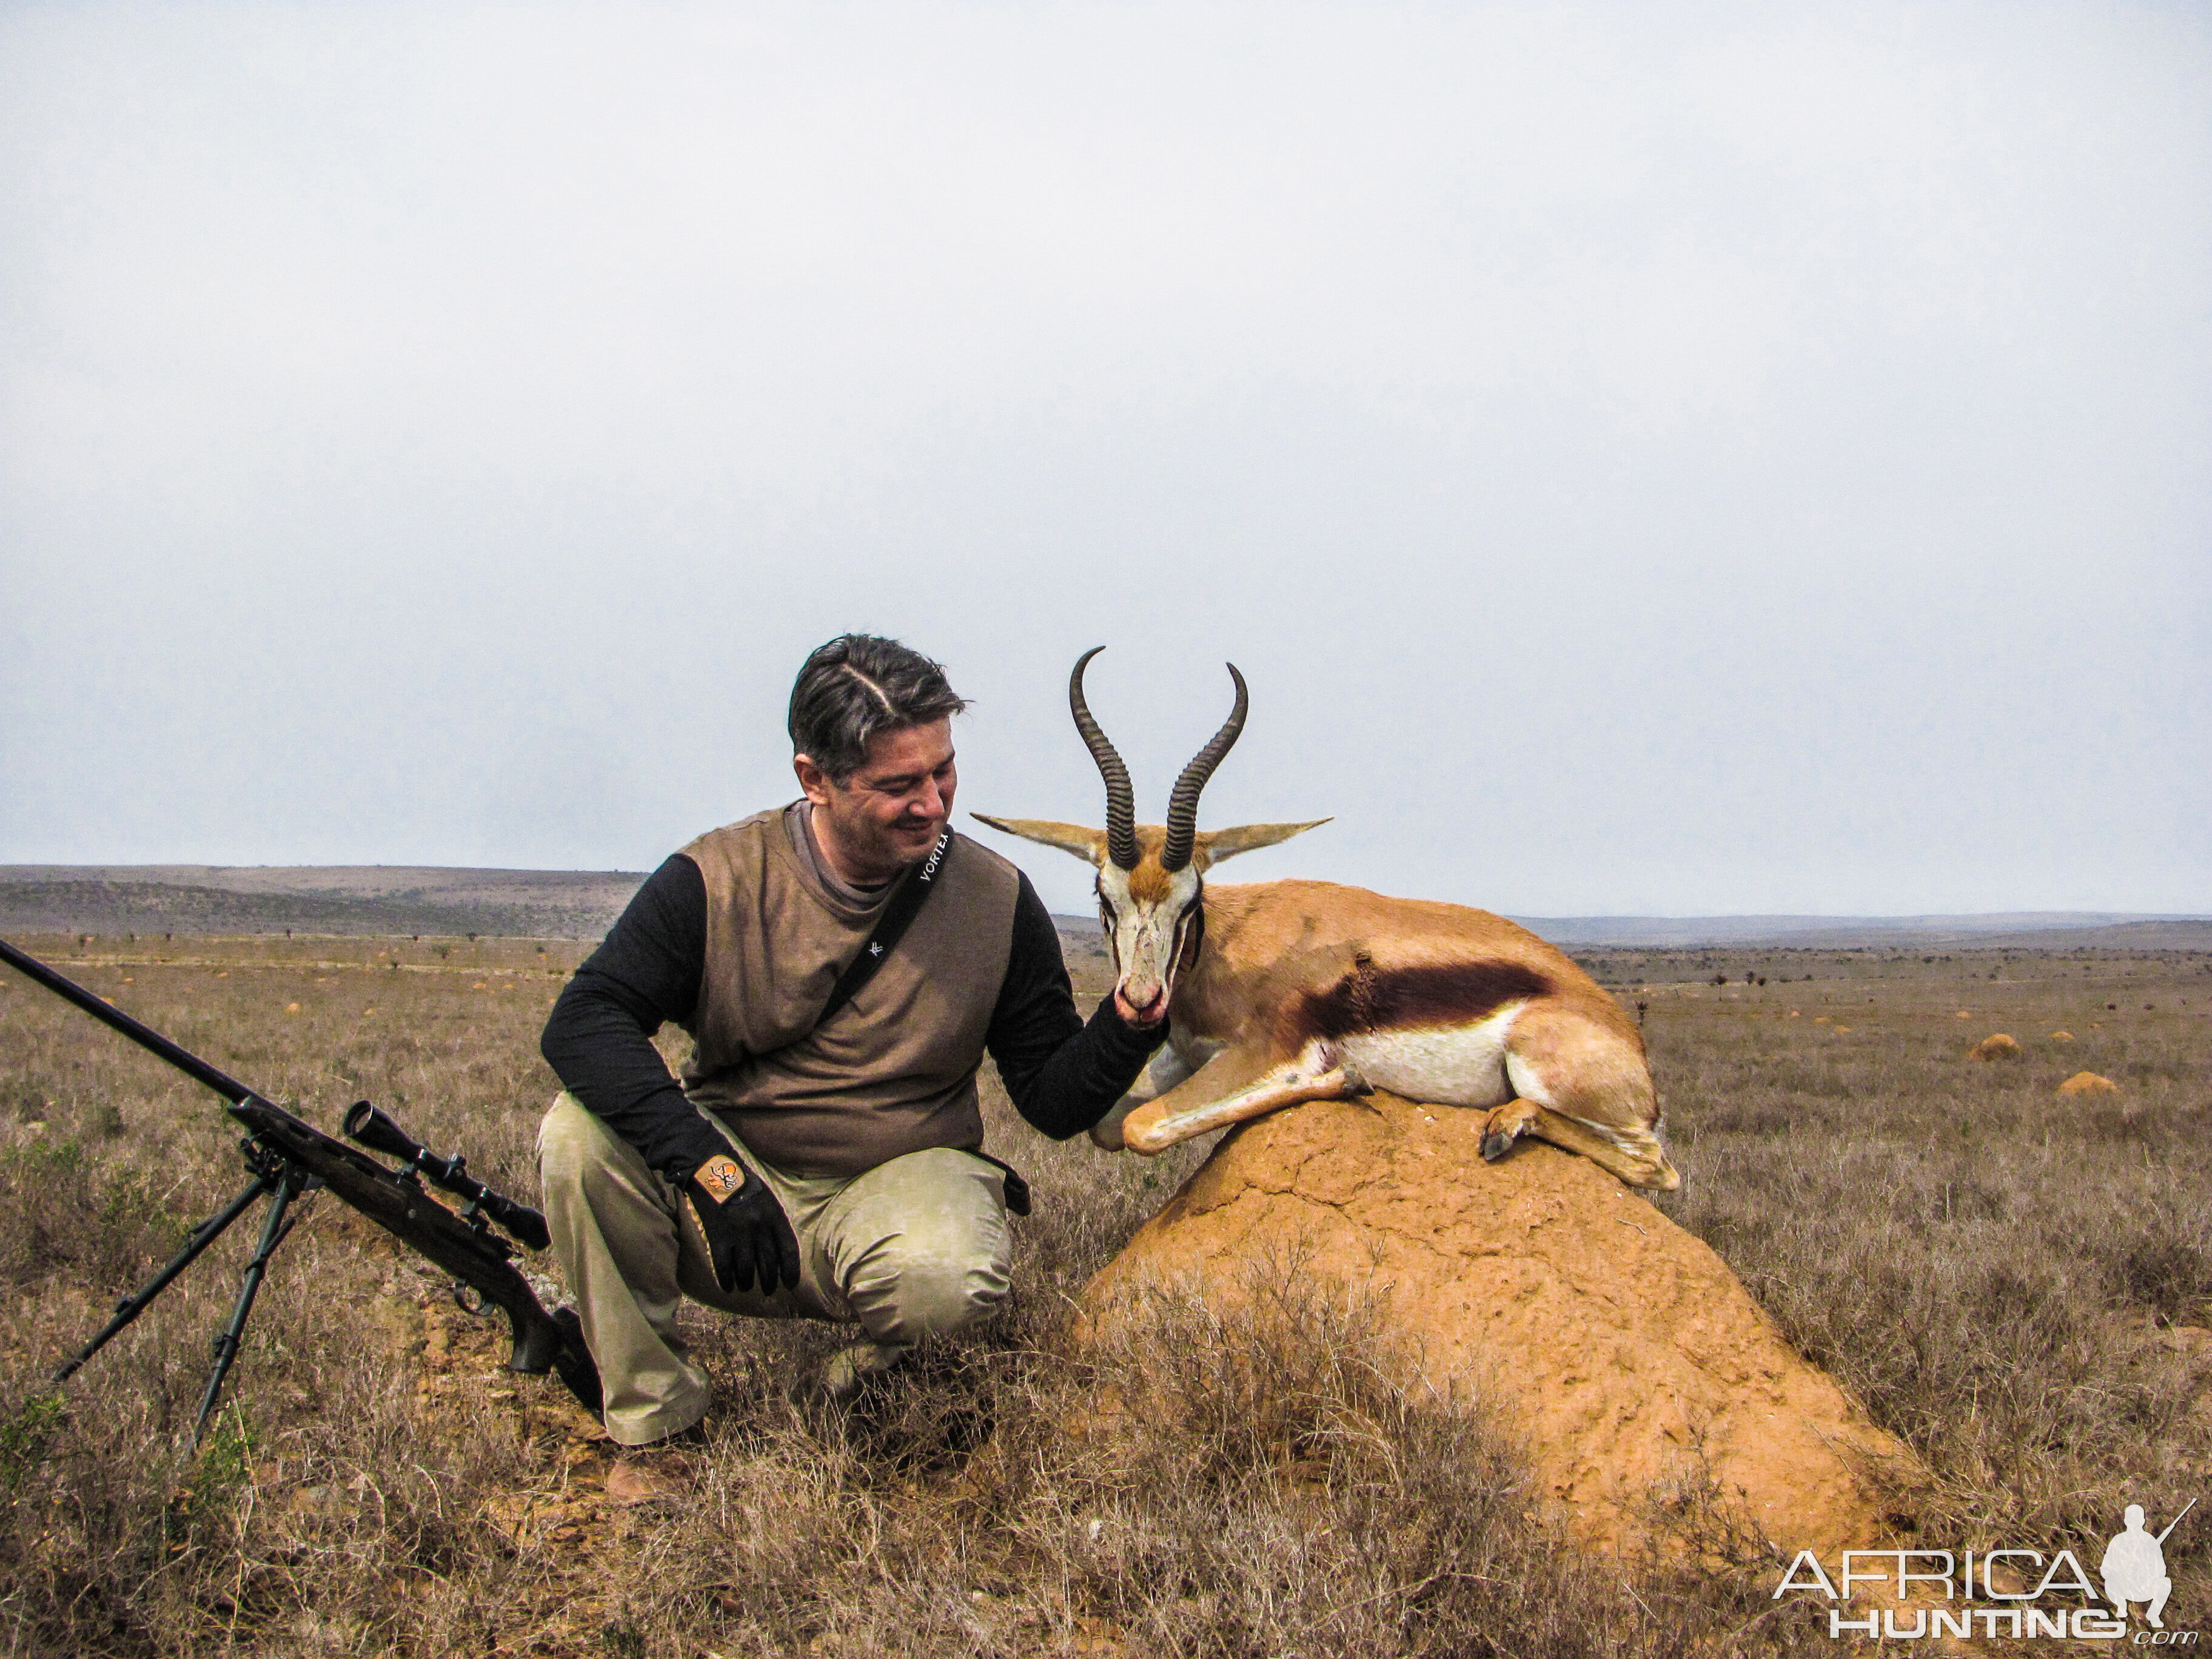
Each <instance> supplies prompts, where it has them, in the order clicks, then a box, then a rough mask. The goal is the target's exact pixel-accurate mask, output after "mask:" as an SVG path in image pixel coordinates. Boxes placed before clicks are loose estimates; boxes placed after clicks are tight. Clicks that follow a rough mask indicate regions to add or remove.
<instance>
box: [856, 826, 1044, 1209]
mask: <svg viewBox="0 0 2212 1659" xmlns="http://www.w3.org/2000/svg"><path fill="white" fill-rule="evenodd" d="M951 852H952V828H951V825H950V824H947V825H946V826H945V833H944V834H943V835H941V836H939V837H938V838H937V845H936V846H934V847H933V848H930V851H929V856H928V857H927V858H926V859H924V860H922V862H921V868H920V869H919V870H917V871H915V872H914V874H913V875H912V876H911V877H909V878H908V879H907V880H906V881H905V882H904V883H903V884H901V886H900V887H899V890H898V891H896V893H893V894H892V895H891V897H890V903H888V904H886V905H885V906H884V913H883V915H880V916H878V917H877V918H876V926H875V929H874V931H873V932H872V933H870V934H869V935H868V942H867V943H866V945H862V946H861V947H860V952H859V954H857V955H856V956H854V958H853V959H852V961H850V962H848V963H846V964H845V971H844V972H843V973H842V974H840V975H837V984H836V988H835V989H834V990H832V991H831V992H830V993H829V1001H828V1002H826V1003H824V1004H823V1006H822V1012H821V1015H820V1017H819V1018H817V1019H816V1020H815V1022H814V1024H815V1025H816V1027H817V1029H818V1028H819V1027H821V1026H823V1025H826V1024H829V1016H830V1015H832V1014H834V1013H836V1012H837V1011H838V1010H839V1009H841V1008H842V1007H843V1006H845V1005H846V1004H847V1003H848V1002H850V1001H851V1000H853V998H854V995H855V994H857V993H858V992H859V991H860V987H862V986H863V985H866V983H867V982H868V981H870V980H871V979H873V978H874V977H875V973H876V969H878V968H880V967H882V966H883V965H884V957H887V956H889V955H890V953H891V952H892V951H894V950H895V949H896V948H897V945H898V942H899V940H900V939H903V938H904V937H905V936H906V930H907V929H908V927H912V926H913V925H914V919H915V916H916V915H919V914H920V913H921V907H922V904H923V902H925V901H926V900H927V898H928V897H929V895H930V891H931V890H932V889H933V887H934V886H935V885H936V884H937V878H938V877H939V876H940V875H942V874H943V873H944V871H945V860H946V859H947V858H949V857H950V856H951ZM975 1156H976V1157H977V1158H981V1159H982V1160H983V1162H985V1163H986V1164H995V1165H996V1166H997V1167H998V1170H999V1171H1000V1174H1002V1175H1003V1176H1006V1207H1007V1208H1008V1209H1009V1210H1011V1211H1012V1212H1014V1213H1015V1214H1016V1215H1027V1214H1028V1213H1029V1212H1030V1183H1029V1182H1026V1181H1024V1180H1023V1179H1022V1178H1021V1176H1020V1175H1019V1174H1018V1173H1017V1172H1016V1170H1015V1169H1014V1166H1013V1165H1012V1164H1008V1163H1006V1161H1005V1160H1004V1159H1002V1158H993V1157H992V1156H991V1155H990V1153H988V1152H977V1153H976V1154H975Z"/></svg>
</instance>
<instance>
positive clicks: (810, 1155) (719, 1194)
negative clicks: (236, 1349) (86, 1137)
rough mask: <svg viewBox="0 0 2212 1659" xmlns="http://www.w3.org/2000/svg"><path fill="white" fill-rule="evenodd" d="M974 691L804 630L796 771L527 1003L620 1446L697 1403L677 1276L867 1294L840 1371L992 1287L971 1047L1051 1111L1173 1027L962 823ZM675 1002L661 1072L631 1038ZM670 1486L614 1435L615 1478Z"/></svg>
mask: <svg viewBox="0 0 2212 1659" xmlns="http://www.w3.org/2000/svg"><path fill="white" fill-rule="evenodd" d="M965 707H966V704H965V703H964V702H963V701H962V699H960V698H959V697H957V696H955V695H954V694H953V691H952V690H951V686H950V685H948V684H946V683H945V675H944V671H943V670H942V669H941V668H939V665H937V664H935V663H933V662H932V661H930V660H929V659H927V658H926V657H923V656H921V654H920V653H916V652H914V651H910V650H908V648H907V647H904V646H902V645H900V644H899V643H897V642H896V641H891V640H885V639H878V638H876V637H873V636H872V635H844V636H842V637H841V638H839V639H836V640H832V641H830V642H829V644H827V645H825V646H823V647H821V648H820V649H819V650H817V651H816V652H815V653H813V654H812V655H811V657H809V658H808V659H807V660H806V664H805V667H804V668H802V669H801V670H800V671H799V679H798V682H797V684H795V685H794V686H793V689H792V695H791V708H790V714H789V726H790V732H791V739H792V746H793V751H794V752H793V762H792V763H793V769H794V770H795V771H796V772H797V773H798V775H799V787H800V789H801V791H802V792H803V793H802V796H801V798H800V799H798V800H796V801H793V802H792V803H791V804H790V805H787V806H783V807H780V808H776V809H774V810H771V811H765V812H760V813H757V814H755V815H754V816H753V817H749V818H745V819H743V820H741V821H739V822H738V823H733V824H730V825H728V826H726V828H723V829H715V830H711V831H709V832H708V834H706V835H704V836H700V837H699V838H698V839H697V840H696V841H694V842H691V843H690V845H689V846H687V847H685V848H684V849H683V851H681V852H679V853H678V854H675V855H674V856H672V857H671V858H670V859H669V860H668V861H667V862H666V863H665V864H663V865H662V866H660V868H659V870H657V871H655V872H653V875H652V877H651V878H649V879H647V882H646V884H645V885H644V886H642V887H641V888H640V889H639V890H638V892H637V894H636V896H635V897H634V898H633V899H632V900H631V901H630V903H629V908H627V909H625V910H624V911H623V915H622V917H621V919H620V920H619V921H617V922H616V923H615V926H614V927H613V928H612V929H611V931H610V932H609V933H608V934H607V936H606V939H605V942H604V943H602V944H601V945H600V946H599V949H598V950H597V951H593V952H592V955H591V956H590V957H588V958H587V959H586V961H585V963H584V964H583V966H582V967H581V968H580V969H577V971H576V975H575V977H574V979H573V980H572V981H570V982H569V984H568V987H567V988H566V989H565V990H564V991H563V992H562V995H561V998H560V1000H559V1001H558V1002H557V1003H556V1004H555V1006H554V1009H553V1012H552V1016H551V1018H549V1019H548V1020H547V1022H546V1025H545V1033H544V1043H543V1047H544V1054H545V1058H546V1060H547V1061H548V1063H549V1064H550V1065H551V1066H552V1067H553V1070H554V1072H555V1073H556V1074H557V1075H558V1076H559V1078H560V1079H561V1081H562V1084H563V1085H566V1092H565V1093H563V1094H562V1096H561V1097H560V1098H559V1099H558V1100H556V1102H555V1103H554V1106H553V1109H552V1110H551V1111H550V1113H548V1114H547V1115H546V1118H545V1121H544V1126H543V1127H542V1128H541V1129H540V1130H539V1133H538V1170H539V1175H540V1177H541V1179H542V1181H543V1184H544V1197H545V1212H546V1218H547V1220H548V1222H549V1223H550V1226H551V1228H552V1232H553V1248H554V1251H555V1253H556V1255H557V1256H558V1257H559V1259H560V1261H561V1265H562V1269H563V1271H564V1272H565V1273H567V1275H568V1284H569V1286H570V1288H571V1290H572V1291H574V1295H575V1297H576V1301H577V1309H578V1312H579V1314H580V1317H581V1319H582V1322H583V1332H584V1340H585V1342H586V1345H587V1346H589V1347H590V1349H591V1351H592V1358H593V1359H594V1360H595V1361H596V1362H597V1363H598V1365H599V1377H600V1383H601V1386H602V1389H603V1390H604V1393H605V1420H606V1427H607V1432H608V1433H609V1434H610V1435H611V1437H613V1438H614V1440H615V1441H616V1442H617V1443H618V1444H620V1445H622V1446H623V1447H625V1448H629V1449H643V1448H649V1447H653V1446H654V1445H657V1444H661V1443H666V1442H667V1441H669V1440H670V1439H671V1438H673V1437H677V1436H679V1435H683V1434H684V1433H685V1432H686V1431H690V1430H691V1429H692V1428H693V1426H694V1425H696V1424H697V1423H698V1422H699V1420H700V1419H701V1418H702V1417H703V1416H704V1415H705V1413H706V1410H707V1403H708V1385H707V1381H706V1378H705V1377H704V1376H702V1374H701V1372H700V1371H699V1370H698V1368H697V1367H696V1366H695V1365H693V1364H690V1361H689V1360H688V1359H687V1358H686V1357H685V1353H684V1344H683V1342H682V1340H681V1339H680V1338H679V1337H678V1334H677V1329H676V1312H677V1308H678V1304H680V1302H681V1301H682V1300H683V1298H684V1297H690V1298H691V1299H692V1300H693V1301H696V1302H700V1303H703V1304H706V1305H708V1306H709V1307H713V1308H718V1309H720V1310H724V1311H726V1312H729V1313H742V1314H751V1315H754V1316H760V1317H765V1318H790V1317H793V1316H804V1317H811V1318H817V1319H829V1320H836V1321H844V1322H854V1323H856V1324H858V1325H859V1327H860V1331H861V1333H862V1334H863V1337H864V1340H861V1341H859V1342H857V1343H855V1344H854V1346H850V1347H848V1348H847V1349H845V1350H844V1351H842V1352H840V1353H838V1354H837V1355H836V1356H835V1357H834V1358H833V1359H832V1361H831V1363H830V1364H829V1366H828V1367H827V1368H826V1369H825V1370H824V1372H823V1375H822V1376H820V1377H819V1378H817V1379H815V1380H814V1384H813V1386H814V1387H815V1389H817V1391H818V1392H819V1393H821V1394H822V1395H826V1396H827V1397H829V1398H831V1399H838V1398H842V1397H845V1396H847V1395H850V1394H851V1393H852V1392H853V1391H854V1389H857V1388H858V1387H859V1386H860V1383H861V1382H862V1381H863V1379H864V1378H865V1377H866V1376H867V1375H869V1374H870V1373H872V1372H875V1371H879V1370H884V1369H885V1368H887V1367H888V1366H890V1365H892V1364H896V1362H897V1361H898V1359H899V1358H901V1357H902V1356H903V1355H904V1354H905V1353H907V1352H908V1351H910V1350H911V1349H912V1347H913V1346H914V1345H915V1343H916V1342H918V1341H920V1340H921V1339H922V1338H924V1337H926V1336H930V1335H935V1334H945V1333H949V1332H951V1331H956V1330H958V1329H960V1328H963V1327H964V1326H966V1325H969V1324H971V1323H973V1322H975V1321H976V1320H978V1319H981V1318H982V1317H984V1316H987V1315H988V1314H990V1313H991V1312H993V1311H994V1310H996V1309H997V1308H999V1307H1000V1305H1001V1304H1003V1303H1004V1302H1005V1300H1006V1295H1007V1291H1008V1279H1007V1272H1008V1261H1009V1251H1008V1245H1007V1235H1006V1185H1007V1182H1009V1181H1010V1180H1016V1179H1017V1178H1016V1177H1013V1176H1012V1172H1011V1171H1009V1170H1006V1167H1005V1166H1004V1165H1002V1164H999V1163H997V1162H996V1161H995V1160H994V1159H991V1158H987V1157H985V1156H983V1155H982V1144H983V1122H982V1116H981V1111H980V1109H979V1107H978V1103H977V1097H976V1089H975V1073H976V1070H977V1068H978V1066H980V1065H981V1061H982V1057H983V1055H984V1054H985V1053H986V1052H988V1053H989V1054H990V1055H991V1057H992V1059H993V1060H994V1061H995V1062H996V1063H997V1066H998V1068H999V1074H1000V1078H1001V1079H1004V1081H1005V1083H1006V1091H1007V1093H1008V1094H1009V1095H1010V1096H1011V1097H1012V1099H1013V1102H1014V1104H1015V1106H1016V1108H1017V1109H1018V1110H1019V1111H1020V1113H1021V1115H1022V1116H1023V1117H1024V1118H1025V1119H1026V1120H1027V1121H1029V1122H1030V1123H1031V1124H1033V1125H1034V1126H1035V1127H1037V1128H1038V1129H1040V1130H1042V1132H1043V1133H1046V1134H1048V1135H1050V1136H1052V1137H1054V1139H1066V1137H1068V1136H1070V1135H1073V1134H1078V1133H1081V1132H1083V1131H1084V1130H1085V1129H1087V1128H1089V1127H1091V1125H1092V1124H1093V1123H1095V1122H1097V1121H1098V1119H1099V1118H1100V1117H1102V1116H1103V1115H1104V1114H1105V1112H1106V1110H1107V1109H1108V1108H1109V1107H1110V1106H1112V1105H1113V1104H1114V1103H1115V1101H1116V1100H1117V1099H1119V1098H1120V1097H1121V1095H1122V1094H1123V1092H1124V1091H1127V1089H1128V1087H1129V1086H1130V1085H1131V1084H1133V1082H1134V1081H1135V1079H1136V1076H1137V1073H1138V1072H1139V1070H1140V1069H1141V1068H1142V1067H1143V1065H1144V1063H1145V1060H1146V1058H1147V1057H1148V1056H1149V1055H1150V1054H1151V1053H1152V1049H1153V1048H1155V1047H1156V1046H1158V1042H1159V1040H1160V1038H1161V1037H1162V1036H1164V1035H1165V1028H1164V1025H1163V1024H1160V1023H1159V1022H1158V1018H1157V1017H1156V1018H1155V1020H1154V1022H1153V1023H1152V1024H1149V1025H1144V1024H1138V1023H1137V1022H1136V1020H1135V1019H1134V1018H1133V1017H1132V1016H1131V1015H1130V1013H1129V1012H1128V1011H1127V1009H1126V1008H1124V1007H1122V1006H1119V1000H1118V998H1109V999H1108V1000H1106V1001H1104V1002H1103V1003H1102V1004H1100V1005H1099V1007H1098V1010H1097V1012H1096V1013H1095V1014H1094V1015H1093V1016H1092V1017H1091V1021H1090V1023H1089V1024H1085V1023H1084V1021H1083V1020H1082V1018H1081V1017H1080V1016H1079V1014H1078V1013H1077V1012H1076V1010H1075V1002H1074V998H1073V993H1072V990H1071V987H1070V986H1069V982H1068V976H1067V969H1066V965H1065V964H1064V963H1063V962H1062V961H1061V958H1060V938H1059V934H1058V933H1057V932H1056V931H1055V929H1054V927H1053V924H1052V918H1051V916H1050V915H1048V913H1047V912H1046V910H1045V908H1044V904H1043V902H1042V900H1040V899H1039V898H1038V897H1037V896H1036V892H1035V890H1033V889H1032V888H1031V887H1030V884H1029V880H1028V878H1026V877H1024V875H1023V874H1022V873H1021V872H1019V871H1018V870H1017V869H1016V868H1015V867H1014V866H1012V865H1011V864H1009V863H1007V862H1006V860H1004V859H1001V858H1000V857H999V856H998V855H997V854H994V853H993V852H991V851H989V850H988V849H987V848H983V847H981V846H978V845H977V844H975V842H971V841H969V840H968V839H967V838H966V837H965V836H960V835H957V834H954V833H952V831H951V828H950V820H951V811H952V796H953V790H954V787H955V784H956V781H957V779H956V774H955V769H954V765H953V750H952V737H951V717H952V716H953V715H954V714H957V712H959V711H960V710H961V709H962V708H965ZM671 1022H672V1023H674V1024H678V1025H680V1026H682V1027H683V1028H684V1030H686V1031H688V1032H689V1033H690V1036H691V1037H692V1040H693V1045H694V1048H693V1054H692V1057H691V1060H690V1062H689V1064H688V1065H687V1066H685V1069H684V1079H683V1081H682V1083H681V1084H680V1085H679V1084H678V1081H677V1080H676V1079H674V1078H672V1077H671V1075H670V1074H669V1072H668V1068H667V1066H665V1064H663V1062H662V1060H661V1059H660V1056H659V1051H658V1050H656V1049H655V1048H653V1042H652V1038H653V1034H654V1033H655V1032H657V1031H658V1030H659V1029H660V1027H661V1026H662V1025H663V1024H667V1023H671ZM664 1490H665V1481H664V1480H659V1479H658V1478H656V1477H655V1476H654V1475H653V1473H652V1471H650V1470H649V1469H648V1468H645V1467H644V1466H643V1465H642V1464H641V1463H640V1462H636V1461H635V1459H633V1458H630V1457H629V1456H627V1455H626V1456H625V1459H624V1461H623V1462H622V1463H620V1464H618V1465H617V1468H616V1470H615V1471H614V1474H613V1475H611V1477H610V1479H609V1481H608V1492H609V1496H610V1497H611V1498H615V1499H617V1501H633V1502H634V1501H637V1500H638V1499H640V1498H648V1497H653V1496H657V1495H659V1492H661V1491H664Z"/></svg>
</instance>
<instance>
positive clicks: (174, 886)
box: [0, 864, 645, 939]
mask: <svg viewBox="0 0 2212 1659" xmlns="http://www.w3.org/2000/svg"><path fill="white" fill-rule="evenodd" d="M644 879H645V877H644V875H643V874H642V873H641V872H635V871H628V870H441V869H435V868H422V867H417V866H398V865H365V866H335V865H334V866H311V867H293V868H288V867H283V866H260V867H237V866H222V865H149V864H140V865H103V866H89V865H21V864H18V865H0V928H9V929H13V930H14V931H15V932H18V933H40V932H58V933H168V932H176V933H282V932H283V930H284V929H285V928H287V927H289V928H293V929H295V930H296V931H298V932H300V933H345V934H386V933H438V934H450V935H459V934H465V933H483V934H489V935H495V936H505V937H512V938H522V939H597V938H599V935H601V934H602V933H605V932H606V930H607V928H608V927H609V926H610V925H611V923H612V922H613V921H614V919H615V918H616V917H617V915H621V914H622V908H623V905H625V904H627V903H629V897H630V895H631V894H633V893H635V891H636V890H637V889H638V884H640V883H641V882H642V881H643V880H644Z"/></svg>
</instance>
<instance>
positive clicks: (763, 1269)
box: [684, 1152, 799, 1296]
mask: <svg viewBox="0 0 2212 1659" xmlns="http://www.w3.org/2000/svg"><path fill="white" fill-rule="evenodd" d="M684 1195H685V1196H686V1197H688V1198H690V1200H691V1208H692V1209H693V1211H694V1212H696V1213H697V1215H698V1217H699V1231H701V1232H702V1233H703V1234H704V1235H705V1236H706V1239H707V1254H708V1257H709V1259H711V1260H712V1261H713V1262H714V1282H715V1283H716V1284H717V1285H720V1286H721V1287H722V1288H723V1289H724V1290H725V1291H750V1290H751V1289H752V1287H753V1282H754V1280H756V1279H757V1280H759V1282H760V1287H761V1294H762V1295H763V1296H773V1295H775V1293H776V1291H779V1290H781V1288H782V1287H783V1286H784V1285H790V1286H791V1287H792V1288H793V1289H794V1290H796V1289H797V1288H798V1287H799V1241H798V1239H796V1238H795V1237H793V1236H792V1231H791V1223H790V1222H788V1221H787V1220H786V1219H784V1214H783V1206H781V1205H780V1204H778V1203H777V1202H776V1201H775V1194H773V1193H771V1192H770V1191H769V1189H768V1184H767V1183H766V1182H763V1180H762V1179H761V1178H760V1177H759V1176H757V1175H755V1174H754V1173H753V1172H752V1171H751V1170H748V1169H747V1168H745V1166H744V1164H740V1163H738V1161H737V1159H735V1158H731V1157H729V1156H727V1155H726V1154H725V1153H720V1152H718V1153H716V1154H715V1155H714V1157H712V1158H708V1160H707V1161H706V1162H705V1163H704V1164H701V1165H700V1166H699V1167H698V1168H697V1169H696V1170H694V1171H692V1174H691V1179H690V1180H689V1181H687V1182H684Z"/></svg>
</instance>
